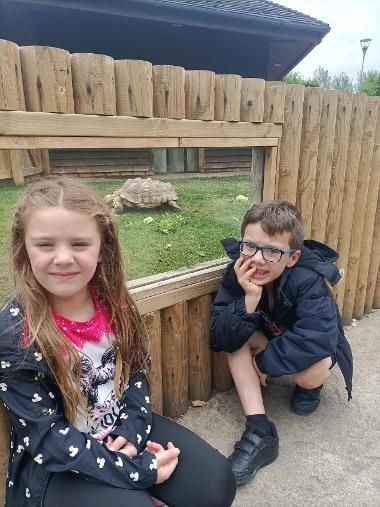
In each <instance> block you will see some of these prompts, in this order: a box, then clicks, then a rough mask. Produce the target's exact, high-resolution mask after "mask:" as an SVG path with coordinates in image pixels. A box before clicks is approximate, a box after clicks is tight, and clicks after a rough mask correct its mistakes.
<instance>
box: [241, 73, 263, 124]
mask: <svg viewBox="0 0 380 507" xmlns="http://www.w3.org/2000/svg"><path fill="white" fill-rule="evenodd" d="M264 93H265V81H264V79H258V78H254V77H244V78H243V79H242V81H241V102H240V121H250V122H262V121H263V120H264Z"/></svg>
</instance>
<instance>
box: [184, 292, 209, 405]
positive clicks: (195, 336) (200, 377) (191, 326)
mask: <svg viewBox="0 0 380 507" xmlns="http://www.w3.org/2000/svg"><path fill="white" fill-rule="evenodd" d="M210 312H211V294H205V295H204V296H200V297H199V298H196V299H192V300H190V301H188V303H187V334H188V341H189V397H190V399H191V400H203V401H207V400H208V399H209V398H210V396H211V381H212V367H211V350H210V324H209V321H210Z"/></svg>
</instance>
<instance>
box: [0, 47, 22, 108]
mask: <svg viewBox="0 0 380 507" xmlns="http://www.w3.org/2000/svg"><path fill="white" fill-rule="evenodd" d="M0 109H5V110H10V111H12V110H17V111H25V99H24V89H23V85H22V73H21V62H20V54H19V47H18V45H17V44H15V43H14V42H11V41H8V40H3V39H0Z"/></svg>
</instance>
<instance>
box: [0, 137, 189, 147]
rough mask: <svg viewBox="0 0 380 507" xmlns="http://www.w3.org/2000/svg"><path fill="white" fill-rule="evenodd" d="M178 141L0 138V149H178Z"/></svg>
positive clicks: (151, 139) (162, 139)
mask: <svg viewBox="0 0 380 507" xmlns="http://www.w3.org/2000/svg"><path fill="white" fill-rule="evenodd" d="M178 147H179V139H178V138H174V137H166V138H157V137H149V138H147V137H127V138H123V137H69V136H68V137H61V136H59V137H58V136H53V137H46V136H44V137H35V136H0V149H1V150H2V149H9V150H16V149H23V150H29V149H35V148H49V149H52V148H56V149H63V148H75V149H81V148H94V149H97V148H178Z"/></svg>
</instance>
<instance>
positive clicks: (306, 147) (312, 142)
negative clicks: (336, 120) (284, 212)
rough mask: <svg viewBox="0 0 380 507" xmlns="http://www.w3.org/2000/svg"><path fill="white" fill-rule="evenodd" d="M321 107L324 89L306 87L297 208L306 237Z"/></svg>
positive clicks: (309, 219)
mask: <svg viewBox="0 0 380 507" xmlns="http://www.w3.org/2000/svg"><path fill="white" fill-rule="evenodd" d="M321 109H322V90H321V89H319V88H305V96H304V103H303V120H302V137H301V150H300V162H299V169H298V184H297V208H298V210H299V211H300V213H301V216H302V218H303V220H304V223H305V239H309V238H310V233H311V220H312V213H313V202H314V189H315V173H316V169H317V158H318V143H319V126H320V119H321Z"/></svg>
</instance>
